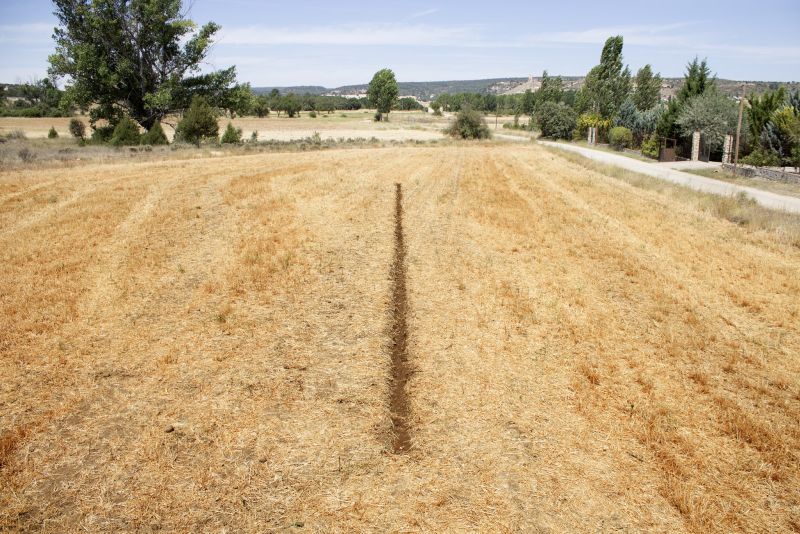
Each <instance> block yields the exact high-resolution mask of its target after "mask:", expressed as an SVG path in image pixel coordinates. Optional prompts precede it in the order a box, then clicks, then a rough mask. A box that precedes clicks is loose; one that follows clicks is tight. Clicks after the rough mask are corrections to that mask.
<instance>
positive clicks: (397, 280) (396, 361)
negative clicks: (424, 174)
mask: <svg viewBox="0 0 800 534" xmlns="http://www.w3.org/2000/svg"><path fill="white" fill-rule="evenodd" d="M391 280H392V301H391V307H392V310H391V311H392V314H391V341H390V350H391V355H392V374H391V399H390V400H391V413H392V427H393V429H394V436H393V440H392V448H393V450H394V452H395V453H402V452H405V451H408V450H409V449H410V448H411V435H410V429H409V426H410V425H409V421H408V413H409V406H408V393H407V391H406V384H407V383H408V378H409V376H410V375H411V368H410V366H409V362H408V324H407V320H406V319H407V314H408V295H407V293H406V247H405V242H404V238H403V189H402V186H401V185H400V184H395V209H394V260H393V261H392V268H391Z"/></svg>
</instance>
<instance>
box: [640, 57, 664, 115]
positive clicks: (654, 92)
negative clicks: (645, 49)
mask: <svg viewBox="0 0 800 534" xmlns="http://www.w3.org/2000/svg"><path fill="white" fill-rule="evenodd" d="M660 100H661V75H660V74H656V75H653V69H652V68H651V67H650V65H645V66H644V67H642V68H641V69H639V71H638V72H637V73H636V89H635V90H634V92H633V103H634V104H635V105H636V109H638V110H639V111H645V110H647V109H650V108H652V107H655V106H656V105H658V103H659V101H660Z"/></svg>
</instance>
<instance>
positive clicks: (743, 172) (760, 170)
mask: <svg viewBox="0 0 800 534" xmlns="http://www.w3.org/2000/svg"><path fill="white" fill-rule="evenodd" d="M722 168H723V169H725V170H727V171H733V165H730V164H728V163H723V164H722ZM736 173H737V174H739V175H740V176H745V177H747V178H752V177H753V176H760V177H762V178H766V179H767V180H774V181H776V182H785V183H789V184H800V174H794V173H790V172H783V171H777V170H774V169H766V168H764V167H749V166H748V167H745V166H743V165H739V168H738V169H737V171H736Z"/></svg>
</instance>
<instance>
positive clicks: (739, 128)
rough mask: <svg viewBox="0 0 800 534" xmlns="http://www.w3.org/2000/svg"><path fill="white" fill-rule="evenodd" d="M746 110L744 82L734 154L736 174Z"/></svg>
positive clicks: (734, 173) (734, 171) (734, 170)
mask: <svg viewBox="0 0 800 534" xmlns="http://www.w3.org/2000/svg"><path fill="white" fill-rule="evenodd" d="M743 112H744V84H742V96H741V98H739V122H738V123H737V124H736V151H735V153H734V155H733V175H734V176H736V172H737V168H738V166H739V136H740V135H741V132H742V113H743Z"/></svg>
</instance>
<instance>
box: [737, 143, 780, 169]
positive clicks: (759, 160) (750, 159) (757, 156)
mask: <svg viewBox="0 0 800 534" xmlns="http://www.w3.org/2000/svg"><path fill="white" fill-rule="evenodd" d="M742 163H745V164H747V165H753V166H754V167H778V166H780V164H781V158H780V157H778V155H777V154H776V153H775V152H773V151H771V150H766V149H764V148H763V147H758V148H756V149H755V150H753V151H752V152H750V153H749V154H748V155H747V156H745V157H743V158H742Z"/></svg>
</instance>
